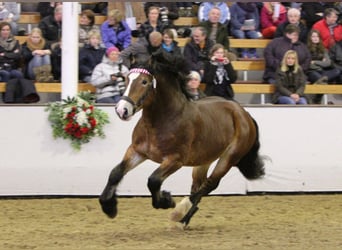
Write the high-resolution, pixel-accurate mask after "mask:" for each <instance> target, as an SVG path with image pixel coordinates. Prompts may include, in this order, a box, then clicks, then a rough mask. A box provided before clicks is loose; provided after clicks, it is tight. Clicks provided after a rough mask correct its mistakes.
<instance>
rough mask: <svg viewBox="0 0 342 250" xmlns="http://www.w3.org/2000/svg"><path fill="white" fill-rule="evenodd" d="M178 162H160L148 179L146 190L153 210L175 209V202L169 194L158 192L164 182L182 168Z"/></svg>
mask: <svg viewBox="0 0 342 250" xmlns="http://www.w3.org/2000/svg"><path fill="white" fill-rule="evenodd" d="M182 165H183V164H182V163H180V162H179V161H176V160H173V159H171V158H168V159H166V160H164V161H163V162H162V164H161V165H160V166H159V168H157V169H156V170H155V171H154V172H153V173H152V175H151V176H150V177H149V178H148V184H147V185H148V188H149V190H150V192H151V195H152V206H153V207H154V208H163V209H167V208H171V207H175V205H176V204H175V202H174V200H173V199H172V196H171V193H170V192H167V191H160V189H161V185H162V183H163V182H164V180H165V179H166V178H167V177H168V176H170V175H171V174H173V173H174V172H176V171H177V170H178V169H180V168H181V167H182Z"/></svg>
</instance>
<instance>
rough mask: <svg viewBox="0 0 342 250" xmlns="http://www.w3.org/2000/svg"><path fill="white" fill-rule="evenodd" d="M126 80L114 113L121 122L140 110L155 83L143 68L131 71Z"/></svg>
mask: <svg viewBox="0 0 342 250" xmlns="http://www.w3.org/2000/svg"><path fill="white" fill-rule="evenodd" d="M127 79H128V85H127V88H126V91H125V93H124V94H123V96H122V97H121V100H120V101H119V102H118V104H117V105H116V113H117V114H118V116H119V117H120V118H121V119H122V120H129V119H130V118H131V117H132V116H133V115H134V114H135V113H136V112H137V111H139V110H140V109H141V108H142V105H143V103H144V101H145V99H146V98H147V97H148V96H149V94H150V93H151V92H152V90H153V89H155V88H156V83H157V82H156V79H155V78H154V77H153V75H152V74H151V73H150V72H149V71H148V70H146V69H144V68H133V69H131V70H130V72H129V74H128V76H127Z"/></svg>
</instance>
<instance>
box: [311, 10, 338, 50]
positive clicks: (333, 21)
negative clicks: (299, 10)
mask: <svg viewBox="0 0 342 250" xmlns="http://www.w3.org/2000/svg"><path fill="white" fill-rule="evenodd" d="M338 15H339V13H338V11H337V10H335V9H333V8H327V9H326V10H325V11H324V18H323V19H321V20H320V21H318V22H316V23H315V24H314V25H313V26H312V29H315V30H318V31H319V32H320V34H321V36H322V41H323V45H324V47H325V48H326V49H328V50H329V49H330V48H331V47H332V46H333V45H334V44H335V43H336V42H338V41H341V40H342V25H341V24H338V23H337V19H338Z"/></svg>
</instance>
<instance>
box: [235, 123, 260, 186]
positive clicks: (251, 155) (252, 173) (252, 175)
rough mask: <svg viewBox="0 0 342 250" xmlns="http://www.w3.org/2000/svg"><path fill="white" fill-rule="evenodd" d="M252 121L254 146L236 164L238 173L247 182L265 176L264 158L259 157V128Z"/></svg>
mask: <svg viewBox="0 0 342 250" xmlns="http://www.w3.org/2000/svg"><path fill="white" fill-rule="evenodd" d="M251 118H252V117H251ZM252 120H253V123H254V126H255V132H256V137H255V141H254V144H253V146H252V148H251V149H250V150H249V152H248V153H247V154H246V155H245V156H244V157H243V158H242V159H241V160H240V161H239V163H238V164H237V167H238V168H239V170H240V172H241V173H242V174H243V175H244V176H245V177H246V178H247V179H249V180H255V179H258V178H260V177H262V176H264V175H265V168H264V158H263V157H262V156H260V155H259V148H260V142H259V127H258V124H257V122H256V121H255V120H254V119H253V118H252Z"/></svg>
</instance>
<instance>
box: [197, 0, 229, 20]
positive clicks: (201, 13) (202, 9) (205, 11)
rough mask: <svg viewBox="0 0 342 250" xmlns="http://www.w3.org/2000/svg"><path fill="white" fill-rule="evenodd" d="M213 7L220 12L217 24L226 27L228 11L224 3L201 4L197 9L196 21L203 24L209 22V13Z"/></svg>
mask: <svg viewBox="0 0 342 250" xmlns="http://www.w3.org/2000/svg"><path fill="white" fill-rule="evenodd" d="M213 7H216V8H218V9H219V10H220V18H219V22H220V23H221V24H225V25H226V26H228V24H229V21H230V11H229V8H228V5H227V4H226V2H203V3H201V5H200V6H199V8H198V21H199V22H204V21H208V20H209V12H210V11H211V9H212V8H213Z"/></svg>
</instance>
